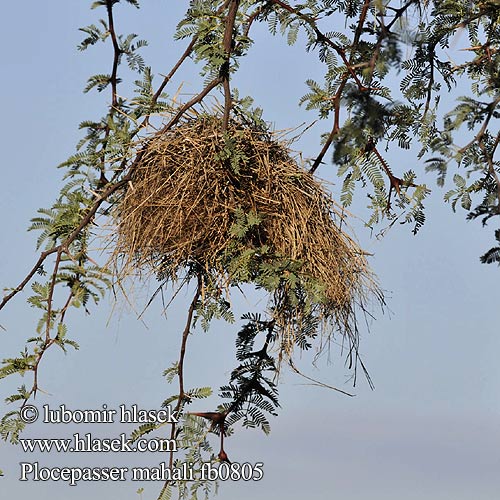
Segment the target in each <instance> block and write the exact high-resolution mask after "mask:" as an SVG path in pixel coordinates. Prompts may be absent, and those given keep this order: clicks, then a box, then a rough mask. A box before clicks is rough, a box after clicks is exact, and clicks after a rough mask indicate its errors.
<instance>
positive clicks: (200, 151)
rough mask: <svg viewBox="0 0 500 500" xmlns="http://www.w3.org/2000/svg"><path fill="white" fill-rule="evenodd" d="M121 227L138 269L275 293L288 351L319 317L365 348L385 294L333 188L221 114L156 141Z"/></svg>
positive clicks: (122, 243) (132, 186)
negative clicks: (366, 317)
mask: <svg viewBox="0 0 500 500" xmlns="http://www.w3.org/2000/svg"><path fill="white" fill-rule="evenodd" d="M116 221H117V228H118V229H117V245H116V254H117V255H119V256H120V258H121V263H122V266H123V265H124V266H125V267H126V268H128V269H130V267H131V266H132V268H133V269H136V270H137V269H144V268H148V269H151V270H152V271H153V272H154V273H156V274H157V275H158V276H162V277H167V278H171V279H175V277H176V276H178V275H179V273H180V272H181V271H184V270H186V269H191V270H192V269H193V268H196V269H198V270H199V271H200V272H202V273H203V275H204V279H203V283H204V284H205V285H206V286H207V287H208V286H209V285H208V284H209V283H211V284H210V286H211V289H212V290H213V289H214V288H216V289H217V288H219V290H220V288H221V287H222V288H226V289H227V290H229V289H230V288H231V287H233V286H238V285H240V284H242V283H253V284H256V285H257V286H258V287H261V288H264V289H265V290H266V291H267V292H269V293H270V296H271V307H270V311H271V313H272V317H273V320H275V321H276V323H277V325H278V326H279V327H280V328H281V333H282V340H283V348H284V350H285V351H287V352H290V351H291V349H292V348H293V345H294V344H296V343H297V342H298V341H299V342H302V341H304V342H305V340H304V338H302V340H300V339H299V337H300V336H301V335H302V337H304V336H303V332H304V331H307V327H306V326H305V325H306V324H307V325H309V327H310V325H311V322H312V323H314V322H316V323H317V324H319V322H318V320H325V321H326V322H327V323H329V324H330V325H331V326H334V327H336V329H338V330H340V331H341V332H342V333H344V334H347V335H348V336H349V339H350V340H351V343H352V344H354V345H355V346H357V329H356V327H355V326H356V320H355V310H356V309H357V306H361V307H362V308H364V303H365V299H366V298H367V297H368V296H369V295H371V294H372V292H374V291H375V292H377V290H378V289H377V287H376V285H375V283H374V280H373V277H372V274H371V272H370V270H369V268H368V265H367V262H366V259H365V257H364V254H363V252H362V251H361V249H360V248H359V247H358V245H357V244H356V243H355V242H354V241H353V240H352V239H351V238H350V237H349V236H348V235H347V234H346V233H345V232H344V230H343V229H342V228H341V225H342V216H341V214H340V213H339V211H338V210H337V207H336V205H335V203H334V201H333V200H332V199H331V197H330V196H329V194H328V193H327V191H326V190H325V188H324V187H323V186H322V185H321V184H320V183H319V182H318V181H317V180H315V179H314V178H313V176H312V175H311V174H309V173H307V172H306V171H305V170H304V169H302V168H301V167H299V165H298V164H297V162H296V160H295V159H294V158H293V156H292V155H291V153H290V150H289V149H288V147H287V145H286V144H284V143H283V142H282V141H280V140H278V139H276V137H275V136H274V135H273V134H271V133H269V132H268V131H265V130H264V129H262V128H259V127H257V126H255V125H253V126H250V125H248V124H246V123H243V122H241V121H237V120H232V121H230V123H229V126H228V128H227V130H226V131H225V132H223V130H222V120H221V118H220V117H217V116H211V115H201V114H200V115H196V116H195V117H191V118H189V119H185V120H184V121H182V122H180V123H179V124H178V125H177V126H175V127H174V128H172V129H171V130H169V131H167V132H165V133H157V134H156V135H153V136H151V137H149V138H148V139H147V140H146V141H145V142H144V146H143V148H142V151H141V152H140V159H139V160H136V164H135V167H134V171H133V173H132V175H131V180H130V182H129V184H128V187H127V189H126V192H125V194H124V196H123V198H122V199H121V201H120V203H119V206H118V209H117V211H116ZM214 284H215V286H214ZM321 323H322V324H323V322H321ZM301 332H302V333H301ZM298 339H299V340H298Z"/></svg>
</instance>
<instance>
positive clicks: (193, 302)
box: [158, 271, 203, 499]
mask: <svg viewBox="0 0 500 500" xmlns="http://www.w3.org/2000/svg"><path fill="white" fill-rule="evenodd" d="M196 277H197V285H196V291H195V293H194V296H193V299H192V300H191V304H190V306H189V309H188V314H187V318H186V324H185V326H184V331H183V332H182V339H181V347H180V351H179V360H178V363H177V379H178V381H179V394H178V399H177V404H176V406H175V410H174V414H175V415H176V416H178V415H179V414H180V412H181V410H182V407H183V406H184V403H185V400H186V393H185V391H184V358H185V356H186V345H187V340H188V337H189V333H190V332H191V326H192V324H193V315H194V312H195V310H196V306H197V304H198V301H199V299H200V295H201V290H202V287H203V283H202V277H201V274H200V271H198V273H197V276H196ZM176 433H177V425H176V423H175V421H173V422H172V424H171V430H170V439H171V440H173V439H175V437H176ZM169 453H170V457H169V467H170V468H172V467H173V465H174V453H175V451H174V450H172V451H170V452H169ZM169 484H170V481H169V480H167V481H165V483H164V485H163V487H162V489H161V492H160V494H159V496H158V498H159V499H160V498H162V496H163V494H164V492H165V490H166V489H167V488H168V485H169Z"/></svg>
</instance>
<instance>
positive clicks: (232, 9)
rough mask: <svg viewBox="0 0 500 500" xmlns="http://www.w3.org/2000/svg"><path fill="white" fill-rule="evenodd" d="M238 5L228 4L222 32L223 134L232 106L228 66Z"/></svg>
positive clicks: (238, 0) (233, 2) (235, 3)
mask: <svg viewBox="0 0 500 500" xmlns="http://www.w3.org/2000/svg"><path fill="white" fill-rule="evenodd" d="M239 4H240V0H231V3H230V4H229V12H228V15H227V18H226V22H225V24H226V26H225V30H224V38H223V41H222V43H223V46H224V53H225V57H226V61H225V63H224V64H223V65H222V67H221V71H220V73H221V76H222V85H223V87H224V115H223V118H222V131H223V132H225V131H226V130H227V127H228V125H229V113H230V111H231V106H232V102H233V101H232V98H231V87H230V84H229V75H230V73H231V71H230V64H231V52H232V49H233V43H234V41H233V31H234V23H235V21H236V15H237V13H238V7H239Z"/></svg>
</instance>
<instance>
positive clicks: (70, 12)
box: [0, 0, 500, 500]
mask: <svg viewBox="0 0 500 500" xmlns="http://www.w3.org/2000/svg"><path fill="white" fill-rule="evenodd" d="M90 3H91V2H85V1H80V2H75V1H72V2H68V1H67V0H51V1H50V2H35V1H28V2H7V3H6V4H5V5H3V6H2V7H3V9H2V10H3V12H2V21H1V25H2V30H1V34H0V36H1V37H2V46H3V51H2V79H1V80H0V89H1V94H0V95H1V96H2V111H3V118H2V120H1V121H0V128H1V134H0V144H1V147H2V153H3V154H2V167H1V168H2V170H1V177H0V210H1V213H2V214H3V216H2V219H1V238H2V245H1V247H0V285H1V286H2V287H7V286H15V285H16V284H17V283H18V282H19V281H20V280H21V279H22V278H23V277H24V275H25V274H26V272H27V271H28V269H29V268H31V266H32V265H33V263H34V259H35V258H36V255H37V254H36V252H35V241H36V237H37V234H35V233H27V232H26V228H27V227H28V225H29V219H30V218H31V217H33V216H34V215H35V213H36V210H37V208H39V207H48V206H50V205H51V204H52V203H53V201H54V200H55V198H56V196H57V195H58V192H59V188H60V179H61V175H62V172H61V171H58V170H57V169H56V168H55V166H56V165H58V164H59V163H60V162H62V161H64V160H65V159H66V158H67V157H68V156H69V155H70V154H72V153H73V151H74V146H75V144H76V142H77V141H78V139H79V138H80V137H81V134H80V132H79V131H78V123H79V122H80V121H82V120H84V119H95V118H99V117H100V116H101V115H102V114H103V113H104V111H105V108H104V104H105V103H106V102H107V100H108V99H109V95H108V94H106V95H104V94H103V95H100V94H87V95H84V94H82V92H81V89H82V88H83V87H84V86H85V83H86V79H87V78H88V76H90V75H91V74H94V73H106V72H108V71H109V67H110V50H111V49H110V46H109V45H106V46H104V45H98V46H97V47H95V48H93V49H90V50H89V51H87V52H86V53H83V54H80V53H78V51H77V50H76V46H77V45H78V43H79V42H80V41H81V39H82V33H80V32H78V28H79V27H81V26H85V25H87V24H90V23H92V22H96V20H97V18H96V16H99V15H101V16H102V15H103V11H101V12H100V13H99V11H90V10H89V5H90ZM143 4H144V5H143V8H142V9H141V10H139V11H136V10H135V9H133V8H131V7H121V6H120V7H118V9H117V29H118V30H119V31H120V32H122V33H129V32H131V31H133V32H135V33H138V34H139V35H140V37H143V38H146V39H148V40H149V41H150V47H148V48H147V49H146V50H145V51H144V55H145V57H146V61H147V62H148V64H151V65H152V66H153V71H154V73H156V74H157V75H158V74H160V73H163V72H167V71H168V70H169V68H170V67H171V65H172V63H173V61H174V58H176V57H178V55H179V54H180V52H181V51H182V50H183V48H184V46H185V43H182V42H179V43H177V42H176V43H174V42H173V41H172V37H171V35H172V31H173V28H174V26H175V24H176V23H177V22H178V20H179V19H180V17H181V15H182V12H183V9H184V8H185V6H186V4H187V2H179V1H173V0H170V1H167V0H163V1H160V0H149V1H143ZM332 29H333V28H332ZM257 33H260V35H258V36H257ZM255 35H256V38H257V44H256V46H255V47H254V49H253V51H252V55H251V56H250V57H248V58H245V59H244V60H243V62H242V68H241V71H240V73H239V75H238V79H237V81H236V82H235V83H236V85H237V86H238V87H239V89H240V93H241V94H251V95H253V96H254V97H255V98H256V104H258V105H260V106H262V107H263V108H264V109H265V113H264V118H265V119H266V120H268V121H271V122H273V123H274V124H275V127H276V128H277V129H281V128H288V127H295V126H297V125H299V124H300V123H302V122H303V121H306V120H309V121H312V120H313V119H314V118H315V116H314V114H312V113H306V112H304V110H299V109H298V107H297V102H298V99H299V98H300V96H302V95H303V94H304V93H305V92H306V87H305V84H304V80H305V79H306V78H308V77H313V78H314V76H315V75H317V78H318V79H319V78H320V76H319V75H320V73H319V71H320V67H319V66H318V65H317V63H316V62H315V61H314V57H311V56H309V57H306V56H305V55H304V54H303V47H302V46H301V44H300V43H299V44H298V45H297V46H295V47H292V48H289V47H287V46H286V43H285V41H284V40H282V39H281V38H280V37H277V38H272V37H270V36H269V35H267V34H266V29H265V26H262V27H259V28H258V29H257V30H256V32H255ZM303 56H304V57H303ZM159 78H160V77H159V76H158V77H157V79H158V80H159ZM181 82H183V89H182V90H183V92H186V93H193V92H196V91H197V90H199V89H200V85H201V83H200V78H199V77H198V74H197V69H196V68H194V66H193V65H192V64H191V66H190V67H189V68H188V70H187V71H185V72H184V73H183V74H182V75H181V77H180V79H179V80H178V81H177V82H175V83H174V86H173V88H171V89H170V92H171V93H173V92H174V91H175V88H176V85H178V84H180V83H181ZM453 97H454V95H453V94H452V95H450V96H449V98H451V99H453ZM328 128H329V123H326V122H325V123H320V124H318V125H316V126H315V127H314V128H313V129H312V131H311V132H310V133H309V134H308V135H307V136H306V137H305V138H304V139H303V140H302V142H301V143H300V148H301V149H302V150H303V151H304V154H305V156H308V155H309V156H312V155H313V154H314V153H315V152H317V150H318V143H319V136H320V134H321V133H322V132H324V131H326V130H327V129H328ZM390 161H391V165H392V166H393V170H394V171H395V173H396V172H402V171H404V170H407V169H408V168H413V169H414V170H415V171H416V172H417V173H418V174H419V176H421V177H420V178H421V179H422V178H423V179H425V181H426V182H427V183H428V185H430V186H431V187H432V188H433V193H432V196H431V198H430V200H429V202H428V203H427V207H428V210H427V215H428V221H427V223H426V224H425V226H424V227H423V229H422V230H421V231H420V233H419V234H418V235H417V236H413V235H412V234H411V232H410V230H409V228H406V227H399V226H398V227H395V228H394V229H393V230H391V231H390V232H389V233H388V235H387V236H386V237H385V238H384V239H383V240H377V239H376V238H374V237H373V236H371V235H370V233H369V231H368V230H363V229H362V227H361V226H362V224H357V226H359V228H360V229H359V230H358V231H357V236H358V239H359V240H360V241H361V243H362V245H363V247H364V248H366V250H367V251H369V252H373V253H374V257H373V258H371V264H372V266H373V269H374V271H375V272H376V273H377V275H378V277H379V280H380V283H381V285H382V287H383V288H384V289H385V290H386V291H387V298H388V309H389V311H386V312H385V313H383V314H382V313H380V312H379V311H375V316H376V320H375V321H373V322H371V324H370V331H369V332H368V331H367V330H366V329H365V331H364V332H363V338H362V344H361V350H362V353H363V356H364V361H365V362H366V364H367V366H368V369H369V371H370V374H371V376H372V378H373V380H374V383H375V386H376V388H375V390H374V391H371V390H370V389H369V387H368V384H366V382H365V381H364V380H362V379H360V381H359V384H358V386H357V387H356V388H355V389H352V387H351V386H350V385H349V381H348V377H347V375H348V374H347V372H346V370H345V369H344V367H343V366H342V363H341V361H340V360H339V359H338V358H336V357H335V356H334V357H333V358H334V359H333V361H334V364H333V365H329V364H328V363H327V362H326V360H320V362H319V363H318V365H317V368H314V367H312V366H311V365H310V357H308V356H304V357H303V359H302V360H301V362H300V366H301V367H302V368H303V369H304V371H305V372H306V373H308V374H309V375H312V376H314V377H316V378H320V379H321V380H323V381H325V382H326V383H330V384H332V385H336V386H339V387H342V388H343V389H345V390H353V391H354V392H355V394H356V397H355V398H348V397H345V396H342V395H340V394H338V393H335V392H333V391H329V390H326V389H321V388H318V387H312V386H309V385H304V380H302V379H300V378H299V377H297V376H296V375H294V374H291V373H286V372H285V373H284V374H283V376H282V385H281V387H280V394H281V405H282V409H281V411H280V415H279V417H278V418H274V419H273V420H272V422H271V424H272V432H271V435H270V436H267V437H266V436H265V435H263V434H262V433H261V432H260V431H256V430H253V431H252V430H248V431H238V432H236V433H235V435H234V436H232V437H230V438H229V439H228V440H227V452H228V454H229V456H230V458H231V459H232V460H233V461H236V462H245V461H249V462H264V464H265V466H264V472H265V477H264V479H263V480H262V481H260V482H258V483H244V482H237V483H230V484H224V485H222V487H221V490H220V494H219V496H218V498H220V499H221V500H229V499H233V498H238V499H240V500H249V499H253V498H260V499H262V500H274V499H276V498H288V499H289V500H299V499H303V498H314V499H315V500H326V499H330V498H334V499H339V500H340V499H342V500H364V499H367V498H370V500H382V499H384V500H400V499H404V500H417V499H418V500H421V499H426V500H470V499H471V498H474V499H479V500H496V499H498V498H499V491H500V478H499V473H498V471H499V470H500V458H499V449H500V446H499V445H500V432H499V414H500V398H499V388H500V383H499V380H500V368H499V364H498V357H499V352H500V336H499V331H498V330H499V329H498V325H499V319H500V308H499V305H500V304H499V302H500V300H499V298H500V295H499V292H498V282H499V269H498V267H497V266H486V265H481V264H480V263H479V259H478V256H479V255H480V254H481V253H482V252H484V251H485V250H487V249H488V248H489V247H490V246H491V244H492V241H493V237H492V235H493V228H487V229H483V228H481V227H480V224H478V223H474V222H473V223H466V222H465V221H464V216H465V214H464V213H458V214H453V213H452V211H451V209H450V207H448V206H446V205H445V204H444V203H443V202H442V195H443V191H441V190H439V189H438V188H437V187H435V184H434V179H433V177H432V176H428V177H425V175H424V174H423V167H422V163H421V162H419V163H418V162H416V160H415V158H414V157H413V156H411V154H410V153H408V154H406V153H403V152H401V153H399V155H398V156H393V157H391V158H390ZM319 175H320V176H321V177H323V178H325V179H327V180H329V181H331V182H333V183H336V182H337V183H338V180H337V179H336V176H335V167H333V166H332V165H331V164H330V163H329V162H327V164H326V165H324V166H322V167H321V169H320V171H319ZM332 189H333V192H334V194H335V193H338V190H339V186H338V184H337V185H335V184H334V185H333V186H332ZM363 201H364V200H363V196H362V195H360V196H358V199H357V205H355V206H354V207H353V212H354V213H359V214H362V213H363V208H362V207H363ZM28 294H29V291H28V290H27V291H26V292H24V293H22V294H20V295H19V296H18V297H17V298H16V299H15V300H14V301H13V302H11V303H10V304H9V305H8V306H7V308H6V309H5V310H3V311H2V313H1V315H0V324H2V325H3V326H4V327H5V328H6V329H7V331H6V332H3V331H0V354H1V356H2V357H9V356H14V355H16V354H17V353H18V352H19V351H20V350H21V349H22V348H23V346H24V341H25V339H26V338H28V337H30V336H31V335H33V333H34V329H35V326H36V321H37V315H36V311H33V310H30V309H29V307H28V305H27V304H26V302H25V298H26V297H27V296H28ZM188 300H189V294H188V293H187V292H185V293H184V292H183V293H181V297H179V299H178V300H177V302H176V303H174V307H172V309H171V310H170V311H169V313H168V317H167V319H166V320H165V318H164V317H162V316H161V314H160V313H161V307H160V305H159V304H158V305H154V306H153V307H152V308H151V309H150V310H149V312H148V314H147V315H146V316H145V324H146V326H145V324H144V323H141V322H139V321H137V320H136V319H135V316H134V314H133V313H131V312H129V311H126V310H125V309H124V308H122V307H121V306H119V307H118V308H115V309H113V304H112V302H111V301H107V302H106V303H105V304H104V307H102V308H101V307H100V308H99V310H97V309H96V308H95V307H92V315H91V316H85V315H84V314H81V313H80V312H78V311H72V312H71V320H70V321H69V324H70V332H69V336H70V338H74V339H75V340H77V341H78V342H79V344H80V346H81V349H80V351H78V352H70V353H69V354H68V355H67V356H65V355H64V354H62V352H59V351H55V352H54V350H51V351H52V352H49V353H48V355H47V356H46V359H44V362H43V367H42V368H41V371H40V377H41V380H40V383H41V387H42V388H43V390H45V391H46V392H47V393H49V394H43V393H40V394H39V395H38V396H37V400H36V403H37V405H38V406H40V407H41V405H42V404H50V406H51V407H57V406H58V405H60V404H63V403H64V404H65V405H66V406H68V407H70V408H81V409H85V408H89V409H92V408H99V407H100V406H101V405H102V404H103V403H106V404H108V407H110V408H117V407H118V405H119V404H122V403H125V404H127V405H131V404H137V405H139V406H140V407H142V408H146V409H150V408H158V407H159V404H160V403H161V402H162V401H163V400H164V399H165V398H166V397H167V396H168V395H169V394H170V392H171V388H169V387H168V386H167V385H166V383H165V381H164V379H163V378H162V377H161V373H162V371H163V370H164V369H165V368H166V367H167V366H168V365H170V363H171V362H172V361H173V360H175V359H176V357H177V352H178V345H179V341H180V332H181V330H182V327H183V324H184V315H185V310H186V308H185V307H184V306H183V304H186V303H187V301H188ZM249 300H250V301H252V300H255V298H253V297H249ZM138 302H139V304H140V296H139V297H138ZM239 305H240V311H241V312H245V311H246V310H247V309H249V308H250V307H249V306H248V305H247V304H245V303H244V301H243V300H240V304H239ZM117 312H119V314H117ZM236 328H237V325H235V326H228V325H224V324H219V323H217V324H216V325H214V328H212V330H211V331H210V333H208V334H206V333H202V332H200V331H196V332H195V335H193V336H192V337H190V339H189V352H188V357H187V367H186V373H187V384H188V386H200V385H211V386H212V387H214V388H215V389H217V388H218V387H219V385H221V384H223V383H225V382H226V380H227V378H228V375H229V373H230V370H231V369H232V368H233V367H234V366H235V365H234V363H235V359H234V332H235V331H236ZM21 383H26V384H30V383H31V380H30V379H28V380H26V381H22V380H19V379H12V380H9V379H6V380H3V381H2V383H1V385H0V396H2V399H3V397H5V396H7V395H9V394H11V393H12V392H14V391H15V387H17V386H18V385H20V384H21ZM216 404H217V400H216V399H213V400H211V401H210V402H208V403H205V402H200V403H197V407H196V408H194V407H192V410H193V411H195V410H199V411H204V410H209V409H212V408H213V407H214V406H215V405H216ZM2 409H3V410H5V409H6V408H5V405H3V406H2ZM3 413H4V411H3V412H2V414H3ZM124 430H125V431H129V430H130V427H126V426H123V428H122V426H120V425H111V424H109V425H107V426H106V425H104V426H99V427H98V428H97V427H96V426H91V425H89V426H62V425H50V424H43V423H36V424H33V425H32V426H30V427H29V428H28V429H27V430H26V432H25V434H24V437H59V436H70V435H71V434H72V433H73V432H76V431H78V432H80V433H86V432H92V433H94V434H95V435H96V436H97V435H101V436H103V437H114V436H116V435H118V434H119V433H120V432H123V431H124ZM213 444H214V446H217V443H216V440H215V439H214V440H213ZM21 461H28V462H33V461H39V462H40V465H43V466H74V465H78V464H79V465H86V466H89V465H108V466H114V465H116V466H120V465H123V464H125V465H127V464H128V465H130V466H141V465H148V464H151V465H153V464H155V463H158V462H159V459H158V458H157V457H156V456H154V455H151V454H148V455H146V454H143V455H140V454H133V455H132V456H131V455H128V456H122V455H116V454H115V455H113V454H107V455H104V454H94V455H87V456H80V455H79V456H76V455H62V454H56V453H53V454H50V455H45V456H44V455H41V454H38V455H34V454H31V455H29V454H23V453H22V451H21V450H20V449H19V448H17V447H13V446H10V445H7V444H5V443H3V442H2V443H1V444H0V468H1V469H3V471H4V473H5V474H6V476H5V477H3V478H0V489H1V491H2V498H17V499H21V500H24V499H28V498H33V497H36V498H38V499H39V500H46V499H47V500H48V499H51V500H63V499H67V498H74V499H77V500H80V499H88V498H91V497H92V498H96V499H109V500H114V499H120V500H124V499H135V498H139V497H138V496H137V494H136V493H135V492H136V490H137V488H139V487H141V486H142V487H144V488H145V493H144V498H145V499H148V500H149V499H153V498H156V496H155V495H156V494H157V492H158V490H159V487H160V484H159V483H153V484H135V483H131V482H126V483H113V484H109V483H81V484H79V485H78V486H77V487H73V488H71V487H69V486H67V485H66V484H61V483H50V482H48V483H33V482H25V483H21V482H19V481H18V477H19V462H21Z"/></svg>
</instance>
